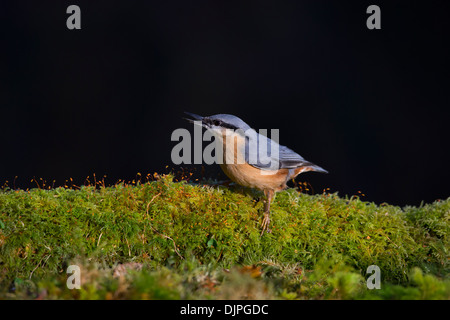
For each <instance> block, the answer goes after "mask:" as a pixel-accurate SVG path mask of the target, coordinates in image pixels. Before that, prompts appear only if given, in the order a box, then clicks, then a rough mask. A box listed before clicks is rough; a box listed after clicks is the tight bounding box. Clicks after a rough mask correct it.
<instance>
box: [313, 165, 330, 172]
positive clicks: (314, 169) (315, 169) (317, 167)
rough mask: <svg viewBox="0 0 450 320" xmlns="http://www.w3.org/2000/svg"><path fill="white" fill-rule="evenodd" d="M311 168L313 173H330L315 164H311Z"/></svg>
mask: <svg viewBox="0 0 450 320" xmlns="http://www.w3.org/2000/svg"><path fill="white" fill-rule="evenodd" d="M309 167H310V168H311V171H315V172H321V173H328V171H327V170H325V169H324V168H322V167H319V166H318V165H315V164H311V165H310V166H309Z"/></svg>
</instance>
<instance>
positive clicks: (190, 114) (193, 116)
mask: <svg viewBox="0 0 450 320" xmlns="http://www.w3.org/2000/svg"><path fill="white" fill-rule="evenodd" d="M184 113H186V114H187V115H189V116H191V117H192V118H193V119H189V118H184V119H185V120H187V121H189V122H191V123H193V124H198V122H199V121H201V122H202V124H201V126H202V127H205V128H207V126H206V124H205V122H204V121H203V119H204V118H205V117H202V116H199V115H198V114H195V113H190V112H184Z"/></svg>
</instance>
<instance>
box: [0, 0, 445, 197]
mask: <svg viewBox="0 0 450 320" xmlns="http://www.w3.org/2000/svg"><path fill="white" fill-rule="evenodd" d="M447 3H448V2H445V1H426V2H425V1H422V2H411V1H408V2H407V1H401V2H400V1H374V2H367V1H317V0H311V1H283V2H279V1H271V2H269V1H267V2H263V1H237V2H229V1H193V2H187V1H175V2H174V1H158V2H156V1H155V2H150V1H114V2H112V1H70V2H69V1H2V3H1V4H0V24H1V25H0V27H1V29H0V36H1V38H0V41H1V42H0V48H1V50H0V58H1V59H0V111H1V113H0V117H1V132H0V181H1V183H3V182H4V181H6V180H8V181H9V185H10V186H13V184H14V185H15V187H21V188H27V187H32V186H35V184H34V183H31V182H30V181H31V179H32V178H33V177H35V178H36V179H39V178H43V179H45V180H47V181H53V180H56V183H55V185H61V184H64V181H65V180H66V179H68V178H70V177H71V178H73V179H74V180H75V181H76V183H77V184H81V183H83V181H84V179H85V178H86V177H87V176H91V177H92V174H93V173H96V174H97V176H98V177H101V176H103V175H105V174H106V175H107V179H109V180H108V181H110V182H112V183H114V182H115V181H116V180H118V179H125V180H130V179H133V178H134V177H135V176H136V174H137V173H138V172H140V173H142V174H144V175H145V174H146V173H153V172H155V171H160V172H164V171H165V170H169V169H171V168H175V169H177V167H176V166H174V165H173V164H172V163H171V159H170V151H171V148H172V147H173V146H174V145H175V144H176V143H175V142H171V139H170V137H171V133H172V131H173V130H174V129H176V128H179V127H185V128H188V127H189V126H188V124H187V123H186V122H185V121H184V120H183V119H182V117H183V111H191V112H195V113H198V114H202V115H211V114H216V113H231V114H234V115H237V116H239V117H241V118H242V119H244V120H245V121H246V122H247V123H249V124H250V125H251V126H252V127H254V128H255V129H259V128H267V129H270V128H278V129H280V142H281V143H282V144H285V145H287V146H289V147H290V148H292V149H294V150H295V151H297V152H298V153H299V154H301V155H302V156H303V157H305V158H306V159H308V160H310V161H312V162H314V163H317V164H318V165H320V166H322V167H324V168H326V169H327V170H328V171H330V174H328V175H323V174H318V173H306V174H304V175H301V176H300V177H299V178H298V179H297V180H299V181H306V182H308V183H310V184H311V185H312V187H313V188H314V190H315V191H314V192H322V190H323V189H324V188H330V190H331V191H339V193H340V194H341V195H344V194H348V195H352V194H358V191H361V192H362V193H364V194H365V195H366V199H368V200H370V201H375V202H377V203H381V202H389V203H393V204H398V205H405V204H412V205H418V204H420V202H421V201H422V200H423V201H425V202H431V201H434V200H436V199H439V198H447V197H448V196H449V195H450V193H449V191H450V188H449V184H448V180H449V169H448V164H449V160H450V159H449V152H448V141H449V139H448V138H449V133H448V132H449V130H448V127H447V125H448V120H449V111H448V110H449V106H450V104H449V102H450V99H449V76H450V75H449V64H448V60H449V56H450V52H449V45H448V44H449V32H450V25H449V24H450V23H449V19H448V13H449V12H450V11H449V9H450V5H449V4H447ZM70 4H77V5H79V6H80V8H81V26H82V29H81V30H68V29H67V28H66V19H67V17H68V16H69V15H68V14H66V8H67V7H68V6H69V5H70ZM370 4H377V5H379V6H380V8H381V20H382V22H381V23H382V29H381V30H368V29H367V28H366V19H367V17H368V14H366V8H367V7H368V6H369V5H370ZM166 166H169V168H168V169H166ZM185 167H187V168H189V167H190V166H185ZM207 169H208V170H207V174H208V175H209V176H211V177H213V178H217V179H222V178H223V177H224V176H223V174H222V173H221V172H220V170H219V169H217V167H216V166H213V167H208V168H207ZM16 176H17V178H15V177H16ZM14 180H15V182H13V181H14Z"/></svg>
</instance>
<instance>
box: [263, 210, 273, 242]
mask: <svg viewBox="0 0 450 320" xmlns="http://www.w3.org/2000/svg"><path fill="white" fill-rule="evenodd" d="M269 223H270V216H269V213H268V212H266V213H264V219H263V221H262V231H261V236H262V235H263V234H264V231H266V232H267V233H271V232H272V230H270V229H269V228H268V226H269Z"/></svg>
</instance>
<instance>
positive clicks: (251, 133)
mask: <svg viewBox="0 0 450 320" xmlns="http://www.w3.org/2000/svg"><path fill="white" fill-rule="evenodd" d="M186 113H187V114H188V115H190V116H191V117H192V118H193V119H186V120H189V121H191V122H193V123H194V124H197V125H201V126H202V127H204V128H206V129H207V130H210V131H211V133H212V134H213V135H214V136H215V139H216V143H219V144H218V145H219V146H220V147H219V148H218V150H219V151H221V152H220V153H221V154H219V158H221V159H217V160H219V161H218V162H219V164H220V166H221V168H222V170H223V172H224V173H225V174H226V175H227V176H228V177H229V178H230V179H231V180H232V181H234V182H236V183H237V184H240V185H241V186H244V187H250V188H256V189H259V190H261V191H263V192H264V194H265V196H266V200H265V205H264V218H263V221H262V232H261V235H263V234H264V231H266V230H267V231H268V232H269V230H268V226H269V223H270V203H271V202H272V200H273V198H274V196H275V193H276V192H278V191H281V190H284V189H286V188H287V185H286V183H287V182H288V181H289V180H291V179H294V178H295V177H296V176H297V175H299V174H300V173H303V172H307V171H316V172H323V173H328V172H327V171H326V170H325V169H323V168H321V167H319V166H317V165H315V164H313V163H311V162H309V161H306V160H305V159H303V158H302V157H301V156H300V155H299V154H297V153H295V152H294V151H292V150H291V149H289V148H287V147H285V146H282V145H279V144H278V143H277V142H275V141H273V140H272V139H269V138H267V137H265V136H263V135H261V134H259V133H257V132H256V131H255V130H253V129H252V128H250V126H249V125H248V124H246V123H245V122H244V121H242V120H241V119H240V118H238V117H236V116H233V115H230V114H216V115H213V116H209V117H202V116H199V115H196V114H193V113H189V112H186ZM230 142H231V148H230ZM216 153H217V150H216ZM216 155H217V154H216Z"/></svg>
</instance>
